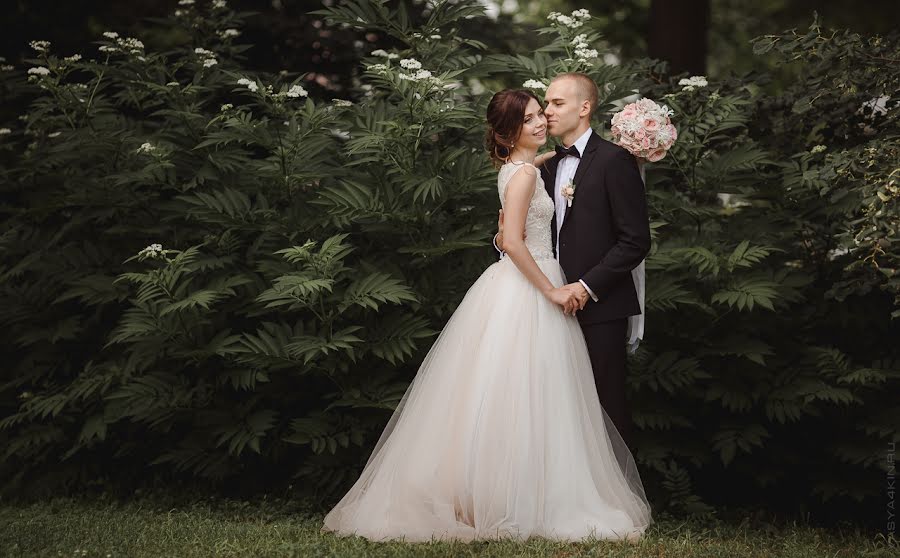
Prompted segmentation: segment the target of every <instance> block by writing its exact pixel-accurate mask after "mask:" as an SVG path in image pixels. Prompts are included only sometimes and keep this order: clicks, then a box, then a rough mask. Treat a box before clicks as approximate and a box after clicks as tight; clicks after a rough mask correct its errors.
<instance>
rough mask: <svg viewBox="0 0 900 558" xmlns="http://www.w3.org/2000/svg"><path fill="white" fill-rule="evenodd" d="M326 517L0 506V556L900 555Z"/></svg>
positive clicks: (774, 533)
mask: <svg viewBox="0 0 900 558" xmlns="http://www.w3.org/2000/svg"><path fill="white" fill-rule="evenodd" d="M321 522H322V514H321V513H320V512H314V511H311V510H310V509H309V508H306V507H304V506H303V505H302V504H299V503H296V502H291V501H285V500H281V501H272V500H262V501H258V502H253V503H250V502H243V501H233V500H223V499H210V500H198V501H194V502H191V503H175V500H172V499H167V498H160V497H155V498H147V497H139V498H136V499H134V500H132V501H129V502H127V503H120V502H116V501H112V500H109V499H103V498H91V499H68V498H65V499H63V498H60V499H55V500H52V501H47V502H37V503H30V504H22V505H12V504H8V503H0V555H2V556H28V557H31V556H66V557H74V556H93V557H97V556H99V557H101V558H103V557H106V556H110V557H120V556H129V557H130V556H134V557H141V556H186V557H191V556H204V557H206V556H342V557H343V556H369V557H386V556H410V557H412V556H415V557H419V556H487V557H500V556H504V557H505V556H510V557H511V556H517V557H518V556H533V557H542V558H543V557H554V558H575V557H577V556H610V557H612V556H622V557H625V556H628V557H654V558H680V557H687V556H697V557H704V558H706V557H723V558H724V557H728V558H733V557H738V556H754V557H756V556H758V557H761V558H762V557H770V556H789V557H809V558H822V557H857V556H872V557H875V556H879V557H880V556H898V555H900V546H898V545H897V543H896V541H891V542H888V541H886V540H885V537H884V536H883V535H878V534H876V535H869V534H865V533H863V532H862V531H860V530H858V529H849V530H848V529H846V528H844V529H830V530H826V529H821V528H813V527H811V526H808V525H799V524H791V525H783V526H778V527H775V526H773V525H770V524H767V523H764V522H760V521H758V520H757V521H754V522H752V523H751V522H749V521H744V522H740V523H726V522H722V521H719V520H712V521H698V520H691V521H683V520H676V519H663V520H659V521H658V522H657V523H655V524H654V525H653V526H652V527H651V529H650V530H649V531H648V533H647V535H646V536H645V537H644V538H643V539H642V540H641V541H640V542H639V543H637V544H634V545H632V544H628V543H614V542H593V543H577V544H575V543H567V544H564V543H555V542H551V541H547V540H541V539H532V540H530V541H528V542H526V543H516V542H511V541H496V542H478V543H473V544H461V543H425V544H404V543H396V542H393V543H370V542H368V541H366V540H364V539H360V538H357V537H352V538H339V537H336V536H334V535H330V534H326V533H322V532H320V530H319V528H320V526H321Z"/></svg>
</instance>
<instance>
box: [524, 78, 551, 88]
mask: <svg viewBox="0 0 900 558" xmlns="http://www.w3.org/2000/svg"><path fill="white" fill-rule="evenodd" d="M522 87H527V88H528V89H547V85H546V84H545V83H544V82H542V81H538V80H536V79H529V80H526V81H525V83H523V84H522Z"/></svg>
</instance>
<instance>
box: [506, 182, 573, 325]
mask: <svg viewBox="0 0 900 558" xmlns="http://www.w3.org/2000/svg"><path fill="white" fill-rule="evenodd" d="M536 176H537V170H535V168H534V167H532V166H529V165H522V168H521V169H519V170H517V171H516V173H515V174H514V175H513V177H512V178H510V179H509V182H508V183H507V186H506V193H505V196H506V199H505V204H504V205H505V210H504V212H503V213H504V223H505V226H504V238H503V249H504V250H506V255H507V256H509V257H510V258H511V259H512V261H513V263H514V264H516V267H517V268H519V271H521V272H522V275H524V276H525V278H526V279H528V281H530V282H531V284H532V285H534V286H535V287H537V288H538V289H539V290H540V291H541V293H543V294H544V296H545V297H547V298H549V299H550V300H551V301H552V302H554V303H555V304H559V305H560V306H562V307H563V308H564V310H565V311H566V313H567V314H568V313H573V314H574V312H575V308H576V307H577V306H578V301H577V298H576V297H575V295H573V294H572V293H570V292H569V291H567V290H564V289H561V288H559V289H557V288H555V287H554V286H553V283H551V282H550V279H548V278H547V276H546V275H544V272H543V271H541V268H540V267H538V265H537V262H535V261H534V258H533V257H532V256H531V252H529V251H528V247H527V246H525V218H526V216H527V215H528V205H529V204H530V203H531V197H532V196H533V195H534V189H535V188H536V185H535V177H536Z"/></svg>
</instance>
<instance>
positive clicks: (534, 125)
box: [516, 99, 547, 149]
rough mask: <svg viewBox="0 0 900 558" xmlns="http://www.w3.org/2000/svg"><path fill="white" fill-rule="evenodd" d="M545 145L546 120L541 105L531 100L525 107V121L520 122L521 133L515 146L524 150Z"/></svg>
mask: <svg viewBox="0 0 900 558" xmlns="http://www.w3.org/2000/svg"><path fill="white" fill-rule="evenodd" d="M545 143H547V118H546V117H545V116H544V109H543V108H541V104H540V103H538V102H537V101H535V100H534V99H531V100H530V101H528V106H526V107H525V119H524V120H523V122H522V131H521V132H519V138H518V139H517V140H516V145H517V146H519V145H521V146H522V147H524V148H531V149H537V148H538V147H540V146H542V145H544V144H545Z"/></svg>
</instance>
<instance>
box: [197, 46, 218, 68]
mask: <svg viewBox="0 0 900 558" xmlns="http://www.w3.org/2000/svg"><path fill="white" fill-rule="evenodd" d="M194 54H196V55H197V56H199V57H200V58H202V59H203V67H204V68H209V67H210V66H215V65H216V64H218V63H219V61H218V60H216V53H215V52H213V51H211V50H206V49H205V48H200V47H197V48H195V49H194Z"/></svg>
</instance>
